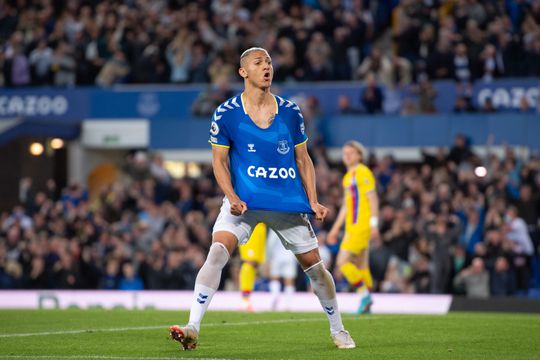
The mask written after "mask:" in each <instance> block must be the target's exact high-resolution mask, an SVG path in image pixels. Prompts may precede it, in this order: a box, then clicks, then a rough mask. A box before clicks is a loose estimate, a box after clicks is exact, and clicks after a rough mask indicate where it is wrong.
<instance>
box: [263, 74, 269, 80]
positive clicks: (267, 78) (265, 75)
mask: <svg viewBox="0 0 540 360" xmlns="http://www.w3.org/2000/svg"><path fill="white" fill-rule="evenodd" d="M264 80H270V73H269V72H265V73H264Z"/></svg>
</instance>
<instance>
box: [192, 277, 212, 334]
mask: <svg viewBox="0 0 540 360" xmlns="http://www.w3.org/2000/svg"><path fill="white" fill-rule="evenodd" d="M193 292H194V296H193V301H192V302H191V310H190V312H189V322H188V324H189V325H193V326H194V327H195V329H197V331H200V329H201V320H202V318H203V316H204V313H205V312H206V310H207V309H208V306H209V305H210V301H212V297H213V296H214V294H215V293H216V289H212V288H209V287H208V286H204V285H201V284H195V289H194V290H193Z"/></svg>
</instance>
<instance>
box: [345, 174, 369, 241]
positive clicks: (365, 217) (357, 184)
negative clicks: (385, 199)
mask: <svg viewBox="0 0 540 360" xmlns="http://www.w3.org/2000/svg"><path fill="white" fill-rule="evenodd" d="M374 190H375V178H374V177H373V174H372V173H371V170H369V168H368V167H367V166H365V165H363V164H359V165H358V166H356V167H355V168H354V169H352V170H349V171H347V173H346V174H345V176H344V177H343V191H344V193H345V206H346V209H347V217H346V220H345V231H347V232H351V231H362V230H367V229H369V227H370V226H369V218H370V217H371V209H370V207H369V201H368V199H367V196H366V194H367V193H368V192H370V191H374Z"/></svg>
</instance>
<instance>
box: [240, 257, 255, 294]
mask: <svg viewBox="0 0 540 360" xmlns="http://www.w3.org/2000/svg"><path fill="white" fill-rule="evenodd" d="M256 276H257V269H255V266H253V265H252V264H250V263H247V262H244V263H242V266H241V267H240V291H241V292H242V297H244V298H249V295H250V294H251V292H252V291H253V288H254V287H255V277H256Z"/></svg>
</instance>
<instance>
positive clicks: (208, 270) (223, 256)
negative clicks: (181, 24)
mask: <svg viewBox="0 0 540 360" xmlns="http://www.w3.org/2000/svg"><path fill="white" fill-rule="evenodd" d="M227 261H229V252H228V251H227V249H226V248H225V245H223V244H221V243H213V244H212V246H210V251H208V256H207V257H206V261H205V262H204V265H203V266H202V267H201V269H200V270H199V273H198V274H197V279H196V280H195V288H194V289H193V292H194V294H193V301H192V302H191V310H190V313H189V322H188V324H189V325H193V326H194V327H195V328H196V329H197V331H199V330H200V328H201V321H202V318H203V316H204V313H205V312H206V309H208V305H210V301H212V297H213V296H214V294H215V293H216V290H217V289H218V287H219V281H220V280H221V270H222V269H223V267H224V266H225V265H226V264H227Z"/></svg>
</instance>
